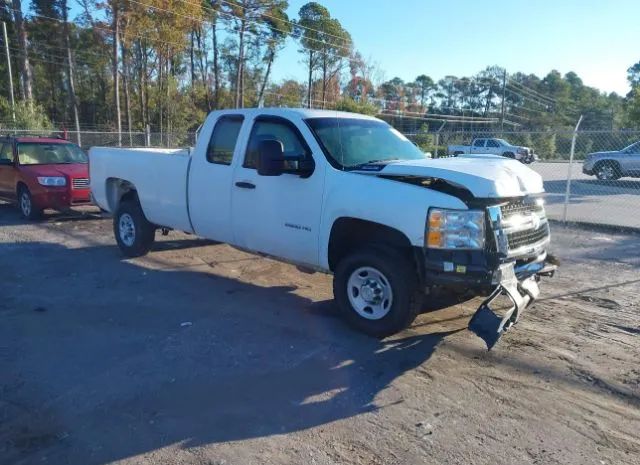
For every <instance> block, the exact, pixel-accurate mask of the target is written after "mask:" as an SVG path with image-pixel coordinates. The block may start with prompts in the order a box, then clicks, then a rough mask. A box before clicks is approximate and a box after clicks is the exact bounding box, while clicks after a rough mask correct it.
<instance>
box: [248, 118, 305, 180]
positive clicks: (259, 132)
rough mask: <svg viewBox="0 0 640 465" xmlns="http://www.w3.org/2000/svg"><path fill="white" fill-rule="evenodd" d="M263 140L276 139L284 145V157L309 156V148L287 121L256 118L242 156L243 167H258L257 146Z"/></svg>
mask: <svg viewBox="0 0 640 465" xmlns="http://www.w3.org/2000/svg"><path fill="white" fill-rule="evenodd" d="M264 140H277V141H280V142H281V143H282V146H283V147H284V157H285V158H292V157H302V158H303V159H304V158H310V157H311V150H310V149H309V147H308V146H307V144H306V142H305V141H304V139H303V138H302V136H301V135H300V133H299V132H298V130H297V129H296V128H295V127H294V126H293V125H292V124H291V123H289V122H287V121H284V120H280V119H279V118H271V117H266V118H258V119H256V122H255V123H254V125H253V128H252V129H251V135H250V136H249V144H248V145H247V153H246V155H245V158H244V164H243V165H242V166H244V167H245V168H252V169H257V168H258V146H259V145H260V142H262V141H264Z"/></svg>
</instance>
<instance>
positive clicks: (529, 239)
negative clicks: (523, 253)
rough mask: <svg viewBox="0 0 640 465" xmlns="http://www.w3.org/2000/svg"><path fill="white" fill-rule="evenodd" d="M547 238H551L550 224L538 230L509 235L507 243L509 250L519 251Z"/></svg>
mask: <svg viewBox="0 0 640 465" xmlns="http://www.w3.org/2000/svg"><path fill="white" fill-rule="evenodd" d="M547 237H549V224H548V223H544V224H542V225H541V226H540V227H539V228H538V229H526V230H524V231H517V232H513V233H510V234H507V242H508V243H509V250H517V249H520V248H522V247H526V246H529V245H534V244H537V243H539V242H542V241H544V240H545V239H546V238H547Z"/></svg>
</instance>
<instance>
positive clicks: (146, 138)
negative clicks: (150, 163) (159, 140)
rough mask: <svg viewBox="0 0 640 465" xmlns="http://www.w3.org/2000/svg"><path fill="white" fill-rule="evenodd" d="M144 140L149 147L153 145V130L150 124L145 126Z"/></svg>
mask: <svg viewBox="0 0 640 465" xmlns="http://www.w3.org/2000/svg"><path fill="white" fill-rule="evenodd" d="M144 141H145V144H146V146H147V147H150V146H151V130H150V128H149V125H148V124H147V125H146V126H145V128H144Z"/></svg>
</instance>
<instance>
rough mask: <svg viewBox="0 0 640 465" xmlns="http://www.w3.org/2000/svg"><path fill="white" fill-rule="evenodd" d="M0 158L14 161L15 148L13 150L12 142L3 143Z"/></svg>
mask: <svg viewBox="0 0 640 465" xmlns="http://www.w3.org/2000/svg"><path fill="white" fill-rule="evenodd" d="M0 160H9V162H13V150H11V144H10V143H8V142H5V143H3V144H2V148H0ZM5 163H6V162H5Z"/></svg>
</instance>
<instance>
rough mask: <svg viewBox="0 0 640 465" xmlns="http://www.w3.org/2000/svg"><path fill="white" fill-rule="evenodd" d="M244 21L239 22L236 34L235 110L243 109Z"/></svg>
mask: <svg viewBox="0 0 640 465" xmlns="http://www.w3.org/2000/svg"><path fill="white" fill-rule="evenodd" d="M245 27H246V21H245V20H244V19H243V20H241V22H240V31H239V32H238V65H237V66H236V108H243V107H244V92H243V91H244V89H243V87H244V29H245Z"/></svg>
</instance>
